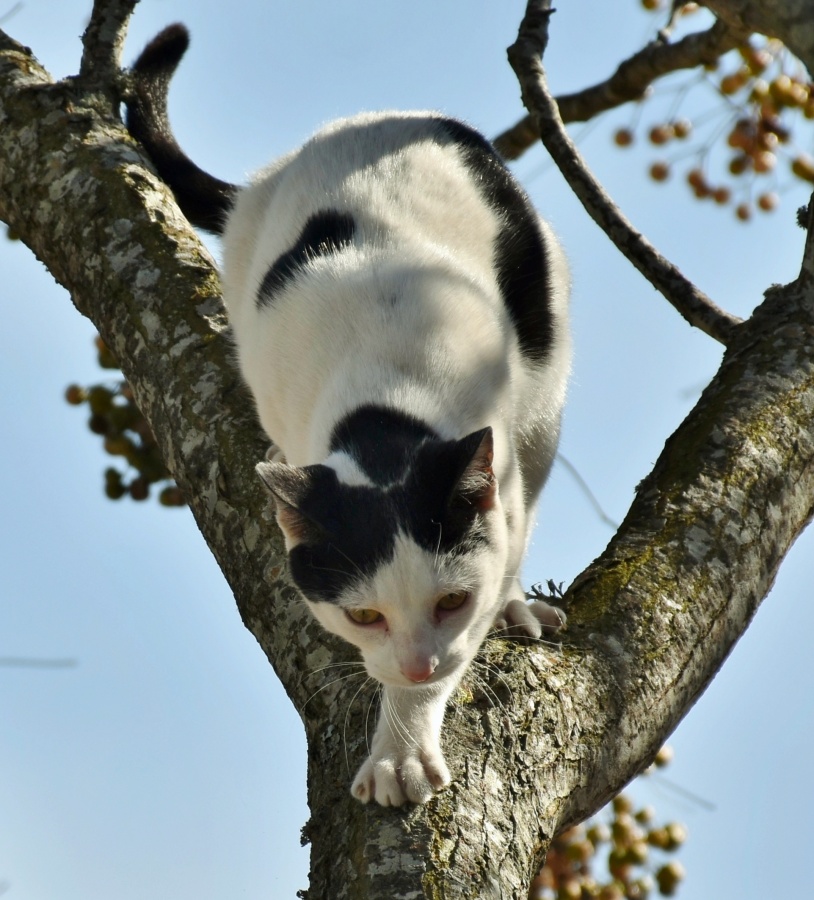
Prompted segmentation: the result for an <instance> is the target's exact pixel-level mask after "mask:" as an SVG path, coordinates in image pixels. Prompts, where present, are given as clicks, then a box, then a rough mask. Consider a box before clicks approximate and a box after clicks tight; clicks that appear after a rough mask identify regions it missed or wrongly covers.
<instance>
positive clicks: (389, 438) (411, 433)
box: [330, 405, 437, 486]
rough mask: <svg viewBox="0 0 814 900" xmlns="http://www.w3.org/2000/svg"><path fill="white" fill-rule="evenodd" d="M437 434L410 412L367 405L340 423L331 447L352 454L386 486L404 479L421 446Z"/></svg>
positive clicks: (371, 476)
mask: <svg viewBox="0 0 814 900" xmlns="http://www.w3.org/2000/svg"><path fill="white" fill-rule="evenodd" d="M436 437H437V434H436V433H435V432H434V431H433V430H432V428H430V427H429V426H428V425H427V424H425V423H424V422H422V421H421V420H420V419H417V418H415V417H414V416H411V415H409V414H408V413H404V412H401V411H399V410H396V409H390V408H388V407H385V406H373V405H365V406H360V407H359V408H358V409H355V410H354V411H353V412H352V413H349V414H348V415H347V416H345V418H344V419H342V420H341V421H340V422H338V423H337V425H336V427H335V428H334V430H333V433H332V435H331V443H330V450H331V452H332V453H333V452H335V451H337V450H340V451H344V452H345V453H347V454H348V455H349V456H352V457H353V459H354V460H355V461H356V462H357V463H358V465H359V467H360V468H361V469H362V471H363V472H364V473H365V475H367V477H368V478H369V479H370V480H371V481H373V482H374V483H375V484H377V485H381V486H385V485H388V484H393V483H394V482H396V481H401V480H403V479H404V477H405V475H406V474H407V471H408V469H409V467H410V465H411V463H412V461H413V460H414V458H415V454H416V451H417V449H418V447H419V446H420V445H421V444H422V443H424V442H425V441H427V440H428V439H430V438H436Z"/></svg>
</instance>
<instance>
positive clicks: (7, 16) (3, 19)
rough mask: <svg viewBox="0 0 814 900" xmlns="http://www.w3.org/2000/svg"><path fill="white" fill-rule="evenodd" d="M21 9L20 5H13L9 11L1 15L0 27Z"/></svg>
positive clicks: (21, 5)
mask: <svg viewBox="0 0 814 900" xmlns="http://www.w3.org/2000/svg"><path fill="white" fill-rule="evenodd" d="M22 8H23V4H22V3H15V4H14V6H12V7H11V9H9V10H7V11H6V12H4V13H3V15H2V16H0V25H2V24H3V23H4V22H8V20H9V19H10V18H11V17H12V16H13V15H15V14H16V13H18V12H19V11H20V10H21V9H22Z"/></svg>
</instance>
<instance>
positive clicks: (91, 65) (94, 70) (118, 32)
mask: <svg viewBox="0 0 814 900" xmlns="http://www.w3.org/2000/svg"><path fill="white" fill-rule="evenodd" d="M137 3H138V0H94V3H93V12H92V13H91V16H90V21H89V22H88V27H87V28H86V29H85V33H84V34H83V35H82V47H83V50H82V63H81V64H80V67H79V81H80V82H83V83H84V84H86V85H88V86H93V87H98V88H101V89H103V90H107V89H109V88H110V87H111V85H113V84H114V83H115V81H116V79H117V78H118V75H119V70H120V68H121V59H122V49H123V47H124V39H125V36H126V35H127V23H128V21H129V20H130V16H131V15H132V13H133V9H134V8H135V6H136V4H137Z"/></svg>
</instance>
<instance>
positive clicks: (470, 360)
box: [223, 113, 570, 805]
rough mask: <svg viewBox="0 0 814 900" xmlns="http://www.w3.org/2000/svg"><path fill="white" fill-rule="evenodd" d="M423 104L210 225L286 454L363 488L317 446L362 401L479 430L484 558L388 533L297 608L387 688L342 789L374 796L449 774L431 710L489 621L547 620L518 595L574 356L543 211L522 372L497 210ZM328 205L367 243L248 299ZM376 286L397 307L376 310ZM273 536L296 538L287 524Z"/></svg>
mask: <svg viewBox="0 0 814 900" xmlns="http://www.w3.org/2000/svg"><path fill="white" fill-rule="evenodd" d="M426 115H427V114H425V113H420V114H409V113H386V114H366V115H360V116H356V117H354V118H352V119H349V120H342V121H339V122H335V123H333V124H331V125H329V126H327V128H325V129H323V130H322V131H321V132H319V133H318V134H317V135H316V136H315V137H314V138H313V139H312V140H311V141H309V142H308V143H306V144H305V145H304V146H303V147H302V148H301V149H300V150H298V151H296V152H294V153H292V154H289V155H288V156H286V157H284V158H282V159H280V160H278V161H277V162H275V163H274V164H272V165H271V166H269V167H268V168H267V169H265V170H264V171H262V172H260V173H259V175H258V176H257V177H256V178H255V179H254V180H253V182H252V184H251V185H250V186H249V187H248V188H246V189H243V190H241V191H240V192H239V193H238V195H237V200H236V203H235V206H234V209H233V211H232V213H231V215H230V216H229V218H228V220H227V223H226V228H225V231H224V235H223V288H224V299H225V301H226V304H227V307H228V313H229V319H230V321H231V324H232V328H233V330H234V336H235V343H236V347H237V351H238V356H239V361H240V368H241V371H242V373H243V376H244V378H245V380H246V382H247V383H248V385H249V387H250V388H251V391H252V393H253V395H254V397H255V400H256V402H257V410H258V413H259V417H260V420H261V422H262V425H263V427H264V429H265V431H266V432H267V434H268V435H269V437H270V438H271V439H272V440H273V441H274V443H275V444H276V445H277V447H278V448H279V449H280V451H281V453H282V454H283V455H284V457H285V460H286V462H287V464H288V465H290V466H305V465H310V464H314V463H324V464H325V465H326V466H329V467H331V468H333V469H334V470H335V471H336V472H337V474H338V477H339V479H340V481H342V482H343V483H346V484H365V483H367V481H368V479H367V478H366V476H365V474H364V472H363V471H361V470H360V468H359V467H358V466H357V465H356V464H355V463H354V461H353V459H352V458H351V457H350V456H348V455H347V454H345V453H333V454H331V453H330V449H329V443H330V437H331V433H332V429H333V427H334V426H335V424H336V423H337V422H338V421H339V420H340V419H341V418H342V417H343V416H344V415H346V414H348V413H350V412H352V411H353V410H354V409H356V408H358V407H359V406H360V405H363V404H366V403H373V404H379V405H387V406H392V407H393V408H395V409H398V410H401V411H404V412H406V413H409V414H411V415H412V416H415V417H416V418H417V419H420V420H421V421H423V422H426V423H427V424H428V425H429V426H430V427H432V428H433V429H435V431H437V433H438V434H439V435H440V436H441V437H442V438H446V439H459V438H462V437H463V436H465V435H468V434H470V433H472V432H473V431H475V430H477V429H480V428H483V427H485V426H487V425H488V426H491V428H492V432H493V441H494V445H493V452H494V463H493V466H494V473H495V475H496V478H497V484H498V486H499V489H498V492H497V496H496V498H495V502H494V505H493V508H492V509H490V510H488V512H487V513H485V518H486V519H487V520H488V523H487V525H488V529H489V533H490V537H491V540H492V547H493V550H492V551H491V552H490V554H489V555H488V557H484V558H482V559H479V558H478V557H472V556H465V557H462V558H461V559H445V558H443V556H439V555H437V554H434V553H432V552H429V551H427V550H425V549H422V548H421V547H419V546H418V545H416V544H415V543H414V542H413V541H412V540H411V539H410V538H409V537H406V536H404V535H401V536H400V537H399V538H398V548H397V552H396V554H395V556H394V558H393V560H392V561H391V562H390V563H388V564H387V565H385V566H383V567H381V568H380V569H379V570H377V571H376V572H375V574H374V575H373V576H372V577H370V578H368V579H366V580H365V581H364V582H363V583H362V584H360V585H357V586H356V587H355V588H354V590H353V591H352V592H348V594H347V595H346V596H343V597H342V598H341V600H340V602H339V603H309V606H310V607H311V609H312V611H313V613H314V615H315V616H316V617H317V618H318V619H319V621H320V622H321V623H322V625H323V626H324V627H325V628H326V629H327V630H329V631H331V632H333V633H335V634H338V635H340V636H341V637H343V638H345V639H346V640H348V641H350V642H351V643H352V644H355V645H356V646H357V647H358V648H359V649H360V651H361V653H362V657H363V659H364V662H365V665H366V667H367V670H368V672H369V673H370V674H371V675H372V676H373V677H374V678H376V679H377V680H378V681H379V682H381V684H382V685H383V686H384V690H383V699H382V711H381V714H380V720H379V724H378V727H377V729H376V733H375V736H374V738H373V741H372V745H371V747H370V756H369V758H368V759H367V760H366V761H365V762H364V764H363V765H362V767H361V769H360V770H359V773H358V774H357V776H356V778H355V780H354V782H353V787H352V790H353V793H354V794H355V795H356V796H357V797H358V798H359V799H361V800H363V801H367V800H370V799H374V798H375V800H376V801H377V802H379V803H382V804H385V805H389V804H392V805H398V804H401V803H403V802H405V800H410V801H414V802H423V801H426V800H427V799H429V798H430V797H431V796H432V794H433V792H434V791H435V790H437V789H439V788H441V787H443V786H444V785H446V784H447V783H448V782H449V780H450V774H449V770H448V768H447V765H446V763H445V761H444V756H443V753H442V751H441V746H440V735H441V725H442V720H443V716H444V709H445V706H446V703H447V701H448V699H449V697H450V694H451V693H452V691H453V690H454V688H455V687H456V685H457V684H458V683H459V681H460V679H461V677H462V675H463V673H464V671H465V670H466V668H467V666H468V665H469V664H470V662H471V661H472V659H473V658H474V656H475V654H476V653H477V651H478V648H479V646H480V644H481V643H482V641H483V640H484V638H485V637H486V634H487V632H488V631H489V629H490V628H492V627H493V625H495V623H498V624H499V625H506V624H509V625H515V626H520V627H521V628H523V629H525V631H527V632H528V633H529V634H531V635H532V636H535V637H536V636H539V634H540V629H541V624H540V623H541V621H542V622H544V623H547V624H552V612H551V608H550V607H547V606H546V605H545V604H539V605H536V606H535V605H534V604H531V605H529V604H527V603H526V602H525V596H524V592H523V588H522V587H521V584H520V581H519V577H518V576H519V572H520V566H521V562H522V559H523V554H524V551H525V547H526V542H527V537H528V532H529V529H530V526H531V524H532V515H533V507H534V501H535V499H536V496H537V493H538V491H539V489H540V487H541V486H542V483H543V481H544V480H545V478H546V476H547V474H548V470H549V468H550V465H551V462H552V460H553V457H554V453H555V450H556V446H557V441H558V434H559V424H560V414H561V410H562V406H563V402H564V398H565V390H566V380H567V376H568V371H569V363H570V339H569V333H568V326H567V321H566V317H567V301H568V291H569V277H568V271H567V267H566V263H565V261H564V258H563V255H562V253H561V251H560V249H559V245H558V243H557V241H556V239H555V237H554V235H553V234H552V232H551V229H550V228H549V227H548V226H547V225H546V224H545V223H544V222H541V227H542V229H543V232H544V235H545V237H546V240H547V243H548V248H549V265H550V267H551V277H550V284H551V297H550V299H549V303H550V305H551V310H552V314H553V316H554V324H555V328H554V341H553V345H552V346H551V350H550V355H549V358H548V360H547V362H546V363H545V364H544V365H536V366H532V365H529V364H528V363H527V361H526V360H524V359H523V358H522V356H521V353H520V350H519V349H518V344H517V340H516V338H515V336H514V332H513V329H512V326H511V323H510V322H509V318H508V314H507V312H506V309H505V308H504V303H503V301H502V299H501V296H500V292H499V290H498V286H497V283H496V279H495V273H494V270H493V267H492V265H491V260H492V254H493V245H494V241H495V236H496V233H497V230H498V229H499V228H500V226H501V223H500V221H499V219H498V217H497V216H496V214H495V212H494V210H492V209H490V208H489V207H488V206H487V205H486V204H485V203H484V200H483V197H482V196H481V193H480V192H479V189H478V185H477V184H476V183H474V181H473V178H472V175H471V173H470V172H469V171H468V170H467V168H466V166H465V165H464V163H463V162H462V161H461V159H460V157H459V156H458V154H457V152H456V149H455V147H454V145H449V146H441V145H439V144H438V143H433V142H431V141H428V140H426V139H424V138H422V136H421V134H420V133H419V131H420V129H421V128H423V127H424V125H423V124H421V123H422V122H424V121H425V118H426ZM375 123H379V125H380V126H381V127H379V128H378V129H377V130H375V131H371V130H370V128H369V127H368V126H370V125H371V124H375ZM414 125H415V127H416V129H418V131H417V132H416V135H415V139H414V140H412V139H411V138H410V132H411V129H413V128H414ZM340 133H342V139H341V140H339V141H337V140H335V138H336V136H337V135H338V134H340ZM328 139H331V140H328ZM326 147H329V148H330V149H329V151H328V150H327V149H326ZM326 204H327V205H330V206H332V207H338V208H341V209H346V210H349V211H350V212H351V213H352V215H353V217H354V220H355V222H356V224H357V229H358V230H359V231H360V232H361V235H362V240H361V241H360V242H359V243H358V244H354V245H353V246H352V247H351V248H349V249H345V250H343V252H342V253H341V254H339V255H335V256H331V255H328V256H325V257H317V258H315V259H314V261H313V265H309V267H308V269H307V271H305V272H304V273H303V274H302V275H301V276H298V277H297V278H296V279H294V280H293V281H292V283H291V284H289V285H288V286H287V287H286V289H285V291H284V292H282V294H281V296H280V297H279V298H276V299H275V301H274V302H273V303H270V304H267V305H260V306H258V303H257V291H258V286H259V285H260V283H261V282H262V280H263V278H264V275H265V273H266V272H267V271H268V269H269V267H270V266H271V265H272V264H273V263H274V262H275V260H277V259H278V258H279V257H280V256H281V254H283V253H285V252H286V250H287V249H288V248H289V247H291V246H292V244H293V243H294V242H295V241H296V239H297V237H298V234H299V233H300V230H301V229H302V227H303V223H304V222H305V221H306V220H307V219H308V217H309V216H310V215H312V214H315V213H317V212H319V211H320V210H322V209H324V208H325V207H326ZM387 296H392V297H394V298H405V297H409V298H410V302H395V303H384V304H383V303H382V297H387ZM541 302H543V298H541ZM405 335H409V336H410V338H409V340H406V339H405ZM261 474H262V473H261ZM281 524H283V526H284V531H285V530H286V529H285V523H284V521H283V520H282V519H281ZM286 539H287V543H288V545H289V549H290V548H291V547H292V546H294V545H296V542H297V537H296V536H295V535H292V534H291V532H290V530H289V531H288V533H286ZM459 590H467V591H469V592H470V593H471V598H470V600H468V601H467V603H466V604H465V605H464V607H463V608H461V609H460V610H456V611H453V612H450V613H448V614H443V615H441V614H440V613H439V610H438V608H437V606H436V603H437V598H438V597H439V596H443V595H444V594H445V593H447V592H455V591H459ZM354 607H364V608H372V609H376V610H378V611H379V612H380V613H382V615H383V617H384V620H383V622H384V623H383V624H381V623H375V624H374V625H366V626H362V625H358V624H355V623H354V622H352V621H351V620H350V619H349V618H348V616H347V615H346V612H345V611H346V610H347V609H352V608H354ZM554 621H555V620H554Z"/></svg>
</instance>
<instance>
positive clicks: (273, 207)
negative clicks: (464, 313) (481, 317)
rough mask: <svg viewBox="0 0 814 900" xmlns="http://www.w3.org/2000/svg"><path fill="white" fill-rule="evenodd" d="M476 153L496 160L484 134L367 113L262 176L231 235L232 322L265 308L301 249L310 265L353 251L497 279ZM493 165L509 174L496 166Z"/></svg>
mask: <svg viewBox="0 0 814 900" xmlns="http://www.w3.org/2000/svg"><path fill="white" fill-rule="evenodd" d="M467 145H469V146H475V147H476V148H477V152H478V153H479V154H480V155H481V156H483V154H484V153H487V154H493V151H492V150H491V147H490V146H489V145H488V143H487V142H486V141H484V140H483V138H481V137H480V135H478V134H477V132H475V131H474V130H472V129H470V128H468V127H467V126H465V125H463V124H461V123H459V122H457V121H455V120H453V119H448V118H445V117H443V116H441V115H439V114H437V113H432V112H381V113H362V114H359V115H356V116H352V117H350V118H345V119H340V120H337V121H335V122H331V123H330V124H328V125H326V126H325V127H324V128H323V129H321V130H320V131H319V132H317V133H316V134H315V135H314V136H313V137H311V138H310V139H309V140H308V141H307V142H306V143H305V144H303V145H302V147H300V148H299V149H298V150H296V151H294V152H293V153H290V154H288V155H287V156H285V157H283V158H282V159H280V160H277V161H276V162H274V163H272V164H271V165H270V166H269V167H267V168H266V169H264V170H261V172H259V173H258V175H257V176H256V177H255V179H254V181H253V183H252V184H251V185H250V186H249V187H248V188H246V189H243V190H242V191H241V192H240V194H239V195H238V199H237V202H236V204H235V207H234V210H233V212H232V213H231V215H230V217H229V219H228V222H227V226H226V230H225V233H224V270H225V271H224V281H225V288H226V294H227V297H226V299H227V303H228V304H229V307H230V313H231V314H232V315H233V316H234V314H235V312H237V313H238V314H239V313H240V312H241V310H242V308H243V307H246V309H247V310H248V309H249V308H250V307H251V306H253V305H256V303H257V300H258V292H262V291H263V284H264V281H265V283H266V286H268V283H269V279H267V278H266V276H267V275H268V272H269V270H270V269H271V267H272V266H273V265H274V264H275V262H277V261H278V260H280V258H281V257H283V256H284V255H285V254H286V253H289V252H290V251H291V249H292V248H294V247H296V246H297V244H298V242H300V243H301V244H302V246H303V251H302V254H303V261H304V260H305V258H306V257H307V258H310V259H311V260H313V259H314V257H316V256H318V255H328V253H329V252H332V251H336V250H338V249H341V248H343V247H344V246H346V245H348V244H350V243H354V244H356V245H357V246H360V247H362V246H363V247H365V248H366V249H368V250H369V251H373V252H378V253H379V254H382V253H383V252H386V250H387V249H388V248H390V249H398V251H399V252H401V253H402V254H405V256H406V254H408V253H409V252H411V251H415V252H417V253H418V252H420V250H421V248H423V249H424V251H425V252H427V251H428V250H430V249H431V248H435V249H437V250H438V252H441V253H443V252H446V253H448V254H451V256H452V257H453V258H454V259H455V261H456V262H457V263H458V265H460V266H461V267H463V268H466V269H468V270H469V271H470V272H472V273H473V274H474V273H475V272H477V271H478V270H481V271H482V272H483V273H484V275H488V270H489V263H490V261H491V256H492V252H491V251H492V246H493V243H494V238H495V232H496V230H497V228H498V227H499V221H498V219H497V218H496V216H495V214H494V210H493V209H491V208H490V207H489V205H487V204H484V197H483V189H482V185H481V184H479V181H480V180H481V174H482V173H480V172H478V171H475V170H474V169H473V166H472V165H471V162H470V160H468V159H467V156H466V154H465V153H463V152H462V150H464V149H465V148H466V147H467ZM494 165H495V168H496V169H500V168H502V166H501V164H500V163H499V161H498V160H497V157H496V156H495V160H494ZM309 223H310V224H311V226H312V227H310V229H309ZM307 231H310V234H308V235H307V241H306V243H304V244H303V242H302V241H301V240H300V239H301V238H302V236H303V234H304V233H305V232H307ZM334 255H335V254H334ZM365 262H366V263H368V264H369V263H370V262H372V259H371V258H370V256H368V258H367V259H366V260H365ZM416 262H419V260H418V259H417V260H416ZM298 268H299V270H298V271H297V273H296V274H299V275H301V274H303V272H304V269H305V267H304V266H300V267H298ZM278 281H279V284H277V285H276V286H277V287H280V288H282V287H284V286H286V285H284V283H283V282H284V279H278ZM269 293H271V292H270V291H268V290H266V294H269ZM269 299H270V298H269ZM269 305H270V304H269ZM235 307H239V309H235Z"/></svg>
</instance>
